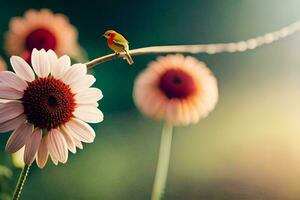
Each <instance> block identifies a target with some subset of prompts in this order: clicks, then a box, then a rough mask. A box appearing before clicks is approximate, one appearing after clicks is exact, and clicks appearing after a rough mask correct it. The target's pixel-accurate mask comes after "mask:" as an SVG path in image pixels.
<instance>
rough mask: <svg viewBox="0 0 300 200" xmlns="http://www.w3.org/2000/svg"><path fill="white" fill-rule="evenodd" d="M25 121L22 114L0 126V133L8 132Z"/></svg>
mask: <svg viewBox="0 0 300 200" xmlns="http://www.w3.org/2000/svg"><path fill="white" fill-rule="evenodd" d="M25 120H26V116H25V115H24V114H21V115H19V116H18V117H16V118H13V119H11V120H8V121H6V122H3V123H1V124H0V132H8V131H11V130H14V129H16V128H18V127H19V126H21V125H22V124H23V123H24V122H25Z"/></svg>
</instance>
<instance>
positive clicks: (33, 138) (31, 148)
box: [24, 129, 42, 165]
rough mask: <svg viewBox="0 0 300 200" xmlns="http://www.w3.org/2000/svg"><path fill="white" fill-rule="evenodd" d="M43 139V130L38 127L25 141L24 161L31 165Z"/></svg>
mask: <svg viewBox="0 0 300 200" xmlns="http://www.w3.org/2000/svg"><path fill="white" fill-rule="evenodd" d="M41 140H42V130H41V129H37V130H35V131H34V132H33V133H31V134H30V136H29V137H28V138H27V140H26V143H25V151H24V162H25V164H27V165H31V163H32V162H33V161H34V159H35V156H36V153H37V151H38V149H39V147H40V143H41Z"/></svg>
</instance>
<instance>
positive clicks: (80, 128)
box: [65, 118, 96, 143]
mask: <svg viewBox="0 0 300 200" xmlns="http://www.w3.org/2000/svg"><path fill="white" fill-rule="evenodd" d="M65 127H66V128H67V130H68V131H70V132H71V133H72V136H73V137H74V138H75V139H76V140H78V141H82V142H86V143H91V142H93V141H94V139H95V136H96V134H95V131H94V129H93V128H92V127H91V126H90V125H88V124H87V123H85V122H83V121H81V120H79V119H75V118H73V119H71V120H70V121H69V122H68V123H66V124H65ZM76 140H75V142H76Z"/></svg>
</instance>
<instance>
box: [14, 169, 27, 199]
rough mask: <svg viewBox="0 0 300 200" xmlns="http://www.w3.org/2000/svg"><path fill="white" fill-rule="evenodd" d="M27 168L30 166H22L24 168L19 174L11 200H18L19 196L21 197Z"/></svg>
mask: <svg viewBox="0 0 300 200" xmlns="http://www.w3.org/2000/svg"><path fill="white" fill-rule="evenodd" d="M29 168H30V165H25V166H24V168H23V170H22V172H21V174H20V177H19V180H18V183H17V185H16V189H15V192H14V196H13V198H12V199H13V200H18V199H19V198H20V195H21V192H22V189H23V186H24V183H25V181H26V177H27V175H28V172H29Z"/></svg>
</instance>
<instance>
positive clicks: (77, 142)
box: [73, 137, 83, 149]
mask: <svg viewBox="0 0 300 200" xmlns="http://www.w3.org/2000/svg"><path fill="white" fill-rule="evenodd" d="M73 140H74V142H75V145H76V147H77V148H78V149H83V146H82V143H81V142H80V141H79V140H77V139H76V138H75V137H73Z"/></svg>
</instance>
